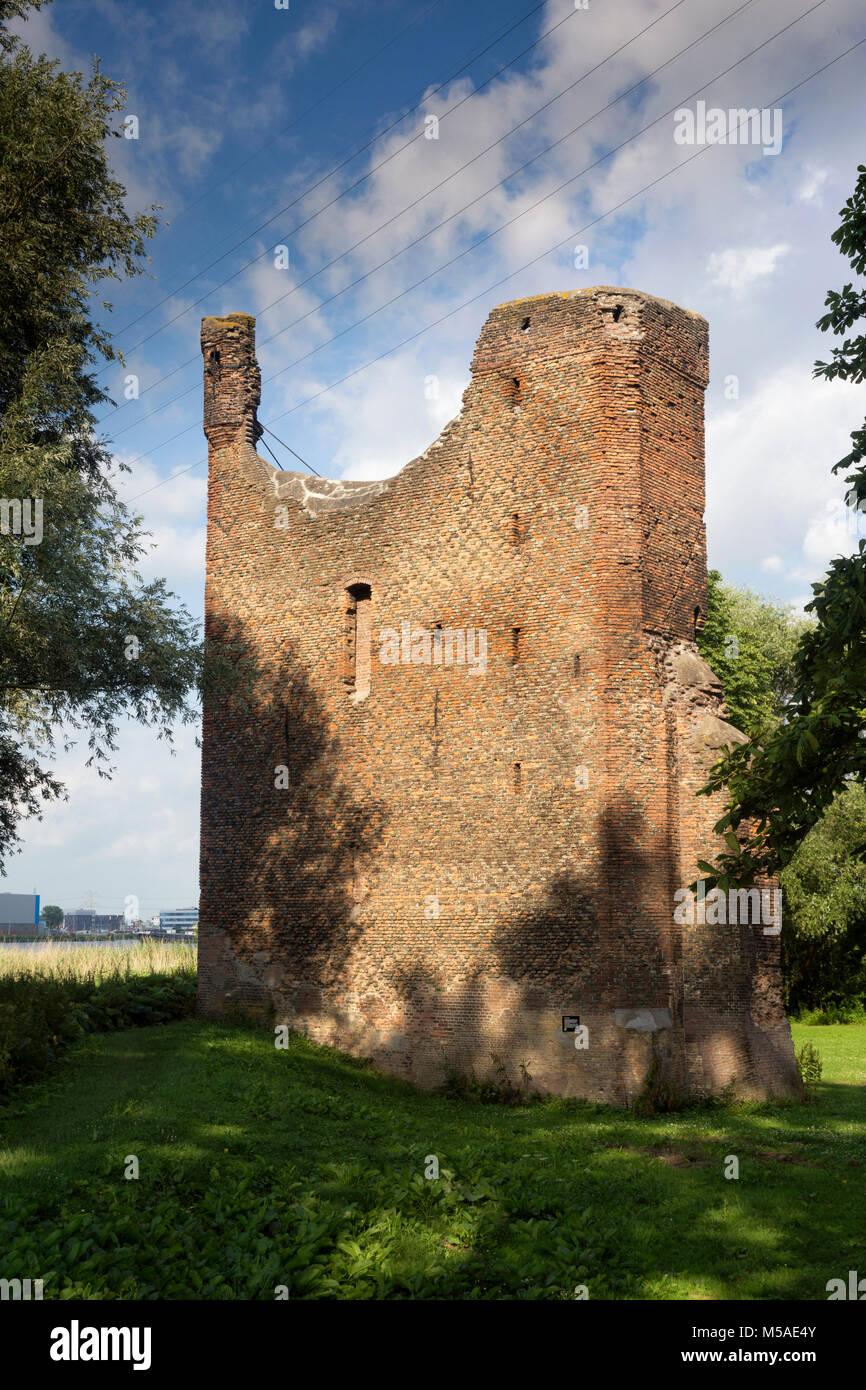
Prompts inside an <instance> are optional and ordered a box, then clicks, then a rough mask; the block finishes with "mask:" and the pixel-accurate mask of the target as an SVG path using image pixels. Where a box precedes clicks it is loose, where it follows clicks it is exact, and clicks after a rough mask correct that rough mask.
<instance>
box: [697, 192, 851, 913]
mask: <svg viewBox="0 0 866 1390" xmlns="http://www.w3.org/2000/svg"><path fill="white" fill-rule="evenodd" d="M840 216H841V219H842V220H841V223H840V225H839V227H838V228H837V229H836V231H835V232H834V233H833V238H832V239H833V241H834V242H835V244H836V245H837V246H838V247H839V249H840V251H842V253H843V254H844V255H845V256H846V257H847V258H848V260H849V261H850V263H851V266H852V268H853V270H854V272H855V274H857V275H859V276H862V275H863V273H864V271H866V166H864V165H860V166H859V167H858V178H857V183H856V186H855V189H854V192H853V194H852V196H851V197H850V198H849V199H848V201H847V203H846V204H845V207H844V208H843V209H842V211H841V214H840ZM825 306H826V308H827V310H828V312H827V313H826V314H825V315H824V316H823V317H822V318H821V319H819V321H818V327H819V328H821V329H822V330H823V331H824V332H833V333H834V334H836V335H839V336H843V342H842V345H841V346H839V347H835V348H834V349H833V351H832V360H831V361H830V362H829V363H827V362H817V363H816V364H815V375H816V376H823V377H824V378H825V379H826V380H828V381H832V380H834V379H836V378H839V379H841V380H845V381H853V382H862V381H863V380H864V377H866V336H864V334H863V333H858V334H857V335H856V336H853V337H851V336H848V335H849V333H850V330H851V329H852V328H853V327H854V326H855V324H857V323H858V322H859V321H860V320H861V319H863V318H864V317H866V290H863V289H856V290H855V289H854V287H853V285H852V284H850V283H849V284H846V285H845V286H844V288H843V289H842V290H841V291H840V292H836V291H832V290H831V291H830V292H829V293H828V295H827V297H826V300H825ZM851 439H852V443H853V448H852V450H851V452H850V453H849V454H847V455H846V457H845V458H843V459H841V460H840V461H839V462H838V463H837V464H836V465H835V468H834V470H833V471H834V472H836V471H838V470H840V469H844V468H848V469H851V470H852V471H851V472H850V473H849V474H848V476H847V479H846V481H847V483H848V492H847V494H846V501H847V502H848V504H849V506H855V507H860V508H861V509H866V468H864V467H863V466H862V464H863V459H864V458H866V424H864V425H863V426H861V428H860V429H858V430H855V431H854V432H853V433H852V435H851ZM812 592H813V598H812V600H811V602H810V603H809V604H808V605H807V610H806V611H807V612H808V613H810V614H812V615H813V616H814V618H815V619H816V622H815V624H814V626H813V627H812V628H810V629H809V630H808V631H807V632H805V633H804V634H803V636H802V637H801V640H800V642H799V644H798V646H797V650H796V653H795V656H794V663H793V678H792V685H791V694H790V699H789V701H788V704H787V706H786V710H785V717H784V719H783V720H782V722H781V723H780V724H779V725H778V726H777V727H776V729H775V730H774V731H772V733H771V734H770V735H769V736H762V737H761V739H760V741H758V740H757V739H753V740H752V741H750V742H749V743H746V744H741V745H738V746H736V747H733V748H731V749H729V750H728V751H727V753H726V754H725V756H724V757H723V758H722V759H720V761H719V762H718V763H717V764H716V766H715V768H714V769H713V771H712V774H711V776H710V778H709V781H708V782H707V785H706V787H705V788H704V789H703V790H704V791H705V792H707V793H710V792H714V791H719V790H725V791H726V793H727V802H728V804H727V809H726V813H725V815H724V816H723V818H722V819H721V820H720V821H719V823H718V826H717V829H718V830H719V831H720V832H728V833H729V838H728V839H727V840H726V844H727V845H728V848H727V850H726V851H725V852H723V853H721V854H720V855H719V856H718V858H717V859H716V861H715V864H714V865H713V873H712V875H710V876H709V882H710V883H712V884H718V885H719V886H720V887H721V888H722V889H723V890H724V889H727V888H728V887H730V886H731V885H732V884H734V883H739V884H743V885H746V886H748V885H749V884H750V883H752V882H754V880H755V878H756V876H758V875H761V874H766V873H773V872H776V871H778V869H779V868H780V867H782V866H783V865H785V864H787V863H789V862H790V860H791V859H792V857H793V855H794V854H795V853H796V851H797V848H798V846H799V845H800V844H801V842H802V841H803V839H804V837H805V836H806V835H807V834H808V832H809V830H810V829H811V827H812V826H813V825H816V824H817V822H818V821H819V820H820V819H821V817H822V815H823V814H824V812H825V811H826V810H827V808H828V807H829V806H830V805H831V803H832V802H833V801H834V799H835V797H836V796H837V794H838V792H839V791H840V790H841V789H842V787H843V786H844V785H845V784H846V782H847V781H848V780H849V779H854V780H857V781H862V780H863V778H864V774H866V737H864V734H866V542H863V541H860V542H859V545H858V551H857V554H855V555H852V556H840V557H838V558H837V559H835V560H834V561H833V563H832V565H831V566H830V569H829V571H828V573H827V574H826V576H825V577H824V579H822V580H821V581H820V582H819V583H816V584H813V585H812ZM730 832H735V833H734V834H731V833H730ZM737 843H738V847H737V848H734V845H735V844H737Z"/></svg>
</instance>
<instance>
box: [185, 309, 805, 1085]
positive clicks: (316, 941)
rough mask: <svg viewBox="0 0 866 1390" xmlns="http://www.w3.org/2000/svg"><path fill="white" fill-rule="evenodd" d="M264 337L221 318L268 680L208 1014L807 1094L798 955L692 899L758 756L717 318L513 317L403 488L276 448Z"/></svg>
mask: <svg viewBox="0 0 866 1390" xmlns="http://www.w3.org/2000/svg"><path fill="white" fill-rule="evenodd" d="M254 328H255V326H254V322H253V320H252V319H250V318H249V317H248V316H245V315H229V316H228V317H227V318H220V319H212V318H211V319H205V320H204V322H203V325H202V350H203V353H204V358H205V414H204V426H205V432H206V434H207V436H208V442H209V449H210V480H209V493H208V542H207V589H206V632H207V638H208V641H209V643H210V644H211V645H212V649H213V650H216V651H219V652H221V653H223V654H225V655H228V656H230V658H231V659H232V661H234V662H235V663H236V664H237V665H238V667H239V669H242V670H245V671H249V670H250V669H251V668H254V671H255V678H254V682H253V685H252V688H251V691H250V694H249V698H248V699H247V700H246V702H245V703H244V702H242V701H240V700H239V699H237V698H235V699H234V700H227V699H225V698H223V697H220V698H209V699H207V700H206V702H205V713H204V753H203V771H202V856H201V898H200V917H199V958H200V986H199V990H200V1007H201V1009H202V1010H203V1011H204V1012H206V1013H208V1014H221V1013H224V1012H227V1011H234V1010H238V1011H241V1012H243V1013H246V1014H251V1015H255V1016H260V1017H261V1018H263V1019H268V1020H272V1021H273V1022H285V1023H289V1024H291V1025H292V1026H293V1027H295V1028H299V1029H302V1030H303V1031H305V1032H307V1033H308V1034H309V1035H310V1036H311V1037H313V1038H315V1039H317V1040H319V1041H323V1042H327V1043H331V1044H334V1045H336V1046H338V1047H341V1048H344V1049H346V1050H348V1051H352V1052H355V1053H358V1054H363V1055H366V1056H370V1057H372V1058H373V1059H374V1060H375V1061H376V1062H377V1064H378V1065H379V1066H381V1067H383V1068H385V1069H387V1070H390V1071H394V1072H397V1073H399V1074H401V1075H404V1076H407V1077H409V1078H411V1079H413V1080H416V1081H418V1082H420V1083H421V1084H434V1083H435V1082H437V1081H438V1080H439V1079H441V1077H442V1076H443V1074H444V1072H445V1070H446V1069H447V1068H448V1067H451V1066H453V1067H457V1068H458V1069H460V1070H463V1071H468V1070H470V1069H473V1070H474V1071H475V1073H476V1075H479V1076H480V1075H487V1074H489V1073H490V1072H491V1070H492V1068H493V1066H494V1065H495V1064H494V1062H493V1061H492V1054H495V1056H496V1058H497V1059H500V1060H501V1062H502V1063H503V1064H504V1065H505V1067H506V1069H507V1070H508V1072H509V1074H510V1075H511V1076H512V1078H515V1077H516V1076H517V1074H518V1072H519V1068H520V1064H521V1062H525V1063H526V1065H527V1067H528V1070H529V1072H530V1074H531V1076H532V1077H533V1084H535V1085H537V1086H538V1087H540V1088H541V1089H545V1090H552V1091H558V1092H562V1093H565V1094H571V1095H583V1096H588V1097H591V1098H596V1099H605V1100H613V1101H616V1100H620V1101H624V1100H625V1098H626V1096H627V1095H629V1094H633V1093H634V1092H635V1091H636V1090H637V1089H638V1088H639V1087H640V1084H641V1082H642V1079H643V1077H644V1075H645V1073H646V1069H647V1067H648V1065H649V1062H650V1060H651V1058H652V1056H653V1054H654V1053H656V1054H658V1056H659V1057H660V1058H661V1059H662V1062H663V1064H664V1066H665V1068H666V1070H667V1072H668V1073H669V1075H670V1076H671V1078H672V1079H673V1080H675V1081H678V1082H682V1083H684V1084H689V1085H698V1086H703V1087H709V1088H712V1089H719V1088H720V1087H722V1086H724V1085H725V1084H727V1083H728V1082H729V1081H730V1080H731V1079H732V1078H735V1079H736V1082H737V1085H738V1087H739V1089H740V1090H741V1091H743V1092H744V1093H747V1094H754V1095H761V1094H765V1093H766V1092H767V1091H768V1090H769V1089H772V1090H774V1091H776V1092H779V1093H789V1094H793V1093H796V1092H797V1090H798V1081H797V1076H796V1068H795V1064H794V1058H793V1049H792V1045H791V1039H790V1032H789V1029H788V1025H787V1021H786V1020H785V1018H784V1014H783V1012H782V1008H781V996H780V988H779V973H778V938H777V937H770V936H766V935H764V934H763V931H762V928H761V926H760V925H756V926H742V925H740V926H733V927H731V926H710V925H703V926H702V925H696V926H694V927H690V926H687V925H686V926H682V925H679V924H678V923H677V922H676V921H675V920H674V912H673V907H674V894H675V891H676V889H677V888H679V887H682V886H685V885H687V884H688V883H690V882H691V881H693V880H694V879H695V878H696V877H697V868H696V860H697V858H698V857H699V856H700V855H704V856H706V855H707V854H708V853H711V852H712V826H713V823H714V821H715V820H716V819H717V818H718V815H719V814H720V810H719V807H718V804H713V803H711V802H709V801H707V799H706V798H699V799H698V798H696V797H695V795H694V792H695V790H696V788H697V787H698V786H700V785H701V783H702V781H703V780H704V779H705V774H706V770H707V768H708V767H709V766H710V764H711V763H712V761H713V760H714V758H715V757H716V756H717V750H718V747H719V744H720V742H722V741H724V740H725V738H728V739H730V738H732V737H737V735H736V731H733V730H731V728H730V726H729V725H727V724H725V723H724V714H725V710H724V706H723V703H722V699H721V691H720V688H719V685H718V682H717V681H716V679H715V677H714V676H713V674H712V672H711V671H710V670H709V668H708V667H707V666H706V665H705V663H703V662H702V661H701V660H700V658H699V656H698V654H697V648H696V646H695V642H694V636H695V623H696V620H698V621H699V620H700V616H701V614H702V612H703V611H704V609H705V604H706V594H705V579H706V559H705V539H704V528H703V522H702V514H703V508H704V462H703V393H704V389H705V387H706V381H707V327H706V323H705V322H704V320H703V319H701V318H700V317H698V316H697V315H695V314H691V313H687V312H686V311H684V310H682V309H679V308H677V307H676V306H675V305H673V304H669V303H667V302H666V301H662V300H658V299H654V298H652V297H651V296H648V295H644V294H639V293H636V292H635V291H632V290H622V289H612V288H606V287H604V288H599V289H593V290H586V291H581V292H579V293H577V294H561V295H545V296H543V297H539V298H534V299H529V300H522V301H518V302H515V303H512V304H505V305H501V306H500V307H499V308H497V309H495V310H494V311H493V312H492V313H491V315H490V317H489V319H488V321H487V323H486V324H485V325H484V328H483V330H482V333H481V336H480V338H479V340H478V344H477V346H476V350H475V355H474V358H473V362H472V378H471V381H470V385H469V386H468V388H467V390H466V392H465V394H464V398H463V405H462V409H461V412H460V414H459V415H458V416H457V418H456V419H455V420H453V421H452V422H451V424H450V425H448V426H447V427H446V429H445V430H444V431H443V432H442V434H441V435H440V437H439V439H438V440H437V441H436V442H435V443H434V444H433V445H431V446H430V448H429V449H427V450H426V452H425V453H424V454H422V455H421V456H420V457H419V458H416V459H414V460H412V462H411V463H409V464H407V465H406V467H405V468H404V469H403V470H402V471H401V472H400V473H399V474H398V475H397V476H396V477H394V478H390V479H388V480H387V481H384V482H382V481H380V482H372V483H342V482H333V481H329V480H321V479H318V478H313V477H309V476H307V475H302V474H299V473H292V472H279V471H277V470H276V469H274V468H273V467H271V466H270V465H269V464H267V463H266V462H265V461H264V460H263V459H261V458H259V456H258V455H257V453H256V451H255V442H256V439H257V437H258V434H259V432H260V427H259V426H258V425H257V423H256V414H255V412H256V407H257V405H258V399H259V373H258V368H257V366H256V362H255V351H254ZM437 633H438V635H437ZM461 643H462V644H463V646H464V647H465V651H463V650H462V649H461ZM461 655H465V657H466V659H465V660H462V661H461V660H460V657H461ZM449 658H451V659H450V660H449ZM563 1015H570V1016H577V1017H579V1019H580V1022H581V1024H582V1025H586V1027H587V1028H588V1030H589V1033H588V1047H586V1048H581V1049H576V1048H575V1047H574V1037H573V1035H572V1034H570V1033H564V1032H563V1030H562V1017H563Z"/></svg>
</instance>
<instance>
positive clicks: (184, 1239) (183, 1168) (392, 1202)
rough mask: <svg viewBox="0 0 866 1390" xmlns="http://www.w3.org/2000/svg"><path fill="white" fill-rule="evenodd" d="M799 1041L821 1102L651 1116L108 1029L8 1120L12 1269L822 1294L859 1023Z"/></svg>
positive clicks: (839, 1221) (217, 1283)
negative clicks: (484, 1102) (527, 1102)
mask: <svg viewBox="0 0 866 1390" xmlns="http://www.w3.org/2000/svg"><path fill="white" fill-rule="evenodd" d="M794 1033H795V1041H796V1045H797V1046H798V1047H799V1046H800V1045H801V1044H802V1042H804V1041H806V1040H807V1038H808V1039H811V1040H812V1041H814V1042H815V1044H816V1046H818V1048H819V1050H820V1051H821V1054H822V1057H823V1059H824V1079H823V1081H822V1082H821V1083H820V1084H819V1085H818V1087H817V1097H818V1099H817V1101H816V1103H814V1104H810V1105H797V1104H794V1105H756V1104H750V1105H741V1106H735V1107H729V1108H725V1109H710V1110H694V1111H689V1112H685V1113H683V1114H680V1115H671V1116H662V1117H654V1118H645V1119H641V1118H639V1117H637V1116H635V1115H633V1114H631V1113H626V1112H623V1111H618V1110H612V1109H606V1108H602V1107H596V1106H589V1105H575V1104H569V1103H566V1102H563V1101H558V1100H550V1101H545V1102H543V1103H541V1104H536V1105H533V1106H530V1107H526V1108H517V1109H508V1108H505V1107H499V1106H489V1105H488V1106H479V1105H477V1104H473V1103H469V1102H466V1101H459V1100H450V1099H446V1098H444V1097H441V1096H433V1095H426V1094H419V1093H418V1092H416V1091H414V1090H412V1089H411V1088H410V1087H408V1086H406V1085H404V1084H402V1083H400V1082H397V1081H394V1080H390V1079H387V1078H384V1077H381V1076H378V1075H377V1074H375V1073H374V1072H372V1071H370V1070H369V1069H366V1068H365V1067H363V1066H361V1065H359V1064H358V1063H354V1062H352V1061H351V1060H349V1059H346V1058H344V1057H341V1056H339V1055H338V1054H336V1053H334V1052H331V1051H328V1050H326V1049H320V1048H316V1047H314V1046H313V1045H312V1044H310V1043H308V1042H306V1041H304V1040H303V1039H292V1041H291V1045H290V1047H289V1048H288V1049H287V1050H285V1051H278V1050H276V1049H275V1047H274V1044H273V1034H272V1033H270V1032H268V1031H267V1030H256V1029H253V1028H243V1027H228V1026H226V1025H225V1024H216V1023H208V1022H203V1021H200V1020H195V1019H190V1020H185V1021H182V1022H177V1023H170V1024H166V1025H163V1026H160V1027H154V1028H140V1029H134V1030H130V1031H125V1032H120V1033H113V1034H107V1035H97V1036H91V1037H88V1038H87V1039H85V1040H84V1041H83V1042H81V1043H79V1044H76V1046H75V1048H74V1049H73V1050H72V1052H71V1053H70V1054H69V1055H68V1056H67V1058H66V1059H65V1061H64V1062H63V1063H62V1064H61V1067H60V1069H59V1070H58V1071H57V1072H55V1073H54V1074H53V1075H52V1076H51V1077H50V1078H49V1079H47V1080H45V1081H42V1082H40V1083H38V1084H37V1085H35V1086H33V1087H30V1088H28V1089H27V1090H26V1091H18V1092H17V1093H16V1095H15V1097H14V1099H13V1100H12V1101H11V1102H10V1103H9V1104H8V1105H7V1106H6V1107H5V1108H2V1109H0V1145H2V1147H0V1190H2V1193H3V1196H2V1198H0V1250H2V1252H3V1254H2V1256H0V1277H7V1278H10V1277H19V1278H28V1277H29V1278H40V1277H41V1278H44V1279H45V1281H46V1283H45V1297H46V1298H56V1297H63V1298H71V1297H75V1298H124V1299H129V1298H207V1299H230V1298H242V1299H273V1298H274V1297H275V1289H276V1288H277V1287H278V1286H281V1287H284V1288H285V1289H286V1290H287V1291H288V1293H289V1295H290V1296H291V1297H293V1298H298V1297H300V1298H347V1299H370V1298H391V1299H394V1298H396V1299H400V1298H403V1299H407V1298H408V1299H412V1298H415V1299H418V1298H425V1299H433V1298H446V1299H491V1298H494V1299H495V1298H517V1299H571V1298H573V1297H574V1296H575V1294H574V1290H575V1287H576V1286H578V1285H586V1286H587V1289H588V1292H589V1297H590V1298H593V1299H597V1298H613V1299H625V1300H627V1299H654V1300H667V1299H694V1300H705V1299H772V1298H780V1299H819V1300H823V1299H826V1297H827V1295H826V1289H825V1286H826V1283H827V1280H828V1279H830V1278H835V1277H838V1276H846V1275H847V1271H848V1270H849V1269H858V1268H859V1269H860V1270H861V1271H864V1272H866V1238H864V1232H866V1190H864V1164H866V1089H864V1086H863V1083H864V1081H866V1026H862V1025H861V1026H857V1025H848V1026H833V1025H830V1026H819V1027H814V1028H806V1027H800V1026H796V1025H795V1028H794ZM132 1155H134V1156H135V1157H136V1158H137V1160H138V1164H139V1177H138V1179H137V1180H127V1179H125V1178H124V1176H123V1174H124V1169H125V1168H129V1166H130V1165H129V1159H130V1156H132ZM431 1155H434V1156H436V1158H437V1159H438V1162H439V1168H440V1177H439V1179H438V1180H431V1179H428V1178H426V1177H425V1176H424V1174H425V1168H427V1169H428V1170H429V1157H430V1156H431ZM730 1155H734V1156H736V1157H737V1158H738V1159H739V1178H738V1179H737V1180H728V1179H726V1178H725V1177H724V1171H725V1166H726V1159H727V1158H728V1156H730Z"/></svg>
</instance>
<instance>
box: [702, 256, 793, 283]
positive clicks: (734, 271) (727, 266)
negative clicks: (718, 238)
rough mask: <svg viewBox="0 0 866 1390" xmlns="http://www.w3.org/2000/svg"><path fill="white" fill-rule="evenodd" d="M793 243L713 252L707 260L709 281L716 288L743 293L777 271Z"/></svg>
mask: <svg viewBox="0 0 866 1390" xmlns="http://www.w3.org/2000/svg"><path fill="white" fill-rule="evenodd" d="M790 249H791V248H790V246H786V245H784V244H781V245H779V246H744V247H740V248H739V249H736V250H735V249H734V248H731V249H729V250H727V251H713V252H712V253H711V254H710V257H709V260H708V261H707V273H708V274H709V276H710V284H711V285H713V286H715V287H716V288H717V289H722V290H730V291H731V293H732V294H735V295H741V294H744V293H745V291H746V290H747V289H750V288H751V286H752V285H754V283H755V281H756V280H761V279H764V278H765V277H766V276H768V275H773V274H775V272H776V270H777V268H778V265H779V262H780V260H781V258H782V257H783V256H786V255H787V254H788V252H789V251H790Z"/></svg>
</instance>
